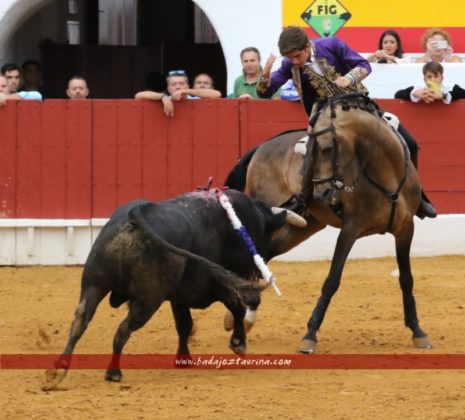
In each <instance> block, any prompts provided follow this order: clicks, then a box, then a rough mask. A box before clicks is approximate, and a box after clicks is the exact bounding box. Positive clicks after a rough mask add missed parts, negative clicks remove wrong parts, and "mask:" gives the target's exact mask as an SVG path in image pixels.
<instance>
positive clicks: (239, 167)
mask: <svg viewBox="0 0 465 420" xmlns="http://www.w3.org/2000/svg"><path fill="white" fill-rule="evenodd" d="M258 146H259V145H257V146H255V147H252V148H251V149H249V150H248V151H247V152H246V153H245V155H244V156H242V157H241V158H240V159H239V161H238V162H237V163H236V166H234V168H233V169H232V170H231V172H230V173H229V175H228V177H227V178H226V181H225V182H224V185H225V186H226V187H229V188H230V189H232V190H238V191H244V190H245V184H246V180H247V168H248V167H249V163H250V161H251V159H252V156H253V155H254V154H255V152H256V151H257V149H258Z"/></svg>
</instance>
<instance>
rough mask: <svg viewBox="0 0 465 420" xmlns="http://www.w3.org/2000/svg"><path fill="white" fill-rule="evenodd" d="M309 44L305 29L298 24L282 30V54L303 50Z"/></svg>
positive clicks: (280, 38)
mask: <svg viewBox="0 0 465 420" xmlns="http://www.w3.org/2000/svg"><path fill="white" fill-rule="evenodd" d="M307 44H308V37H307V34H306V33H305V31H304V30H303V29H302V28H300V27H298V26H288V27H287V28H286V29H284V30H283V31H282V32H281V35H280V36H279V41H278V47H279V52H280V53H281V55H286V54H289V53H290V52H291V51H294V50H303V49H304V48H305V47H306V45H307Z"/></svg>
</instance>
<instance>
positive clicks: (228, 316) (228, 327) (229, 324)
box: [223, 311, 234, 331]
mask: <svg viewBox="0 0 465 420" xmlns="http://www.w3.org/2000/svg"><path fill="white" fill-rule="evenodd" d="M223 325H224V329H225V331H232V330H233V328H234V317H233V314H232V313H231V312H230V311H226V313H225V314H224V320H223Z"/></svg>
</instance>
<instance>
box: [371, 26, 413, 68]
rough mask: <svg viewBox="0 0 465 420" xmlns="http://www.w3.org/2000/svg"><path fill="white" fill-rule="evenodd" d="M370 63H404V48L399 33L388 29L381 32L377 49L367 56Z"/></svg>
mask: <svg viewBox="0 0 465 420" xmlns="http://www.w3.org/2000/svg"><path fill="white" fill-rule="evenodd" d="M367 61H368V62H370V63H389V64H392V63H405V62H407V59H406V58H404V49H403V48H402V41H401V39H400V36H399V34H398V33H397V32H396V31H393V30H392V29H388V30H387V31H384V32H383V33H382V34H381V37H380V38H379V42H378V50H377V51H375V52H374V53H373V54H371V55H369V56H368V57H367Z"/></svg>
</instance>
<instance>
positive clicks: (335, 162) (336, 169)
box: [308, 93, 410, 232]
mask: <svg viewBox="0 0 465 420" xmlns="http://www.w3.org/2000/svg"><path fill="white" fill-rule="evenodd" d="M353 99H355V105H351V104H349V102H348V101H349V100H353ZM339 103H341V104H342V110H344V111H347V110H349V109H350V108H351V107H355V108H361V109H364V110H366V111H368V112H370V113H373V114H375V115H377V116H378V121H377V127H376V133H375V135H374V136H373V141H372V143H371V146H370V148H369V150H368V152H367V153H366V156H365V158H364V160H363V162H362V164H361V165H360V168H359V170H358V173H357V175H356V177H355V180H354V182H353V184H352V185H345V183H344V177H343V175H342V174H341V173H340V161H339V153H340V152H339V142H338V139H337V135H336V127H335V125H334V122H333V121H334V119H335V118H336V104H339ZM360 103H362V104H363V105H364V106H359V105H360ZM327 107H330V108H331V120H330V125H329V126H328V127H326V128H323V129H321V130H319V131H316V132H311V133H309V135H308V136H309V143H310V144H312V145H313V143H314V142H315V141H316V139H317V137H319V136H321V135H323V134H326V133H332V146H333V156H332V175H331V176H329V177H326V178H312V184H313V185H320V184H324V183H331V185H332V186H333V189H336V190H344V191H345V192H347V193H353V192H354V191H355V190H356V188H357V186H358V183H359V181H360V178H361V176H362V175H363V176H365V178H366V179H367V180H368V181H369V182H370V184H371V185H373V186H374V187H375V188H376V189H377V190H379V191H381V192H382V193H383V194H384V195H386V196H387V198H388V199H389V201H390V203H391V213H390V216H389V220H388V223H387V227H386V232H388V231H390V230H391V228H392V223H393V221H394V216H395V211H396V206H397V202H398V199H399V193H400V190H401V189H402V187H403V186H404V184H405V181H406V179H407V174H408V166H409V164H408V163H409V156H410V154H409V151H408V148H407V145H406V144H405V141H403V139H402V138H400V140H401V145H402V149H403V152H404V173H403V175H402V178H401V180H400V181H399V184H398V187H397V188H396V190H395V191H388V190H387V189H386V188H384V187H383V186H382V185H380V184H379V183H378V182H376V181H375V180H374V179H373V178H372V177H371V176H370V175H369V174H368V172H367V171H366V169H365V168H366V165H367V163H368V160H369V158H370V155H371V153H372V151H373V150H374V148H375V147H376V145H377V142H378V137H379V136H378V135H377V134H378V132H379V129H380V124H381V121H380V117H381V115H382V111H381V110H380V109H379V107H378V106H377V105H376V104H375V103H374V102H372V101H371V100H370V99H369V98H368V97H367V96H366V95H364V94H361V93H349V94H344V95H339V96H335V97H333V98H330V99H329V100H328V102H326V104H325V105H323V107H321V108H320V110H319V111H318V112H317V115H315V116H314V117H312V119H311V124H310V125H311V126H312V127H314V125H315V123H316V121H317V119H318V118H319V116H320V115H321V114H322V113H323V111H324V110H325V109H326V108H327ZM394 131H395V130H394ZM395 133H396V135H397V136H398V137H400V135H399V134H398V133H397V132H396V131H395ZM309 152H310V153H314V154H315V153H316V151H315V149H314V147H313V150H309ZM355 158H356V155H355V154H354V156H353V157H352V161H351V162H350V163H349V165H347V166H350V165H351V163H352V162H353V161H354V160H355ZM312 173H313V171H312Z"/></svg>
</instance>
